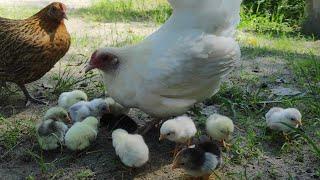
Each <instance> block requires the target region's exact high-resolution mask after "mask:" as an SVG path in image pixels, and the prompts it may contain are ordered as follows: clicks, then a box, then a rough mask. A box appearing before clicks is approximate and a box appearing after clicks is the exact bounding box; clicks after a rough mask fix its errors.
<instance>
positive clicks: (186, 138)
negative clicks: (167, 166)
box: [159, 116, 197, 156]
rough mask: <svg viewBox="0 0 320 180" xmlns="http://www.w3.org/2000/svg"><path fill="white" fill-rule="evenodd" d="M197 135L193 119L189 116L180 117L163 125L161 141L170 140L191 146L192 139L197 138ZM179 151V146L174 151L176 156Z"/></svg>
mask: <svg viewBox="0 0 320 180" xmlns="http://www.w3.org/2000/svg"><path fill="white" fill-rule="evenodd" d="M196 133H197V128H196V126H195V124H194V122H193V121H192V119H191V118H190V117H188V116H179V117H177V118H175V119H170V120H168V121H166V122H164V123H163V124H162V126H161V128H160V137H159V141H160V140H163V139H168V140H170V141H174V142H176V143H179V144H187V145H190V141H191V138H192V137H193V136H195V134H196ZM178 150H179V145H178V144H177V145H176V147H175V149H174V151H173V154H174V156H175V155H176V153H177V151H178Z"/></svg>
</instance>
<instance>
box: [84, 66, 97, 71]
mask: <svg viewBox="0 0 320 180" xmlns="http://www.w3.org/2000/svg"><path fill="white" fill-rule="evenodd" d="M93 69H95V67H94V66H93V65H91V64H87V66H86V67H85V69H84V72H85V73H87V72H89V71H91V70H93Z"/></svg>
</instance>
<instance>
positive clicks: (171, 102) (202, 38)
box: [86, 0, 241, 118]
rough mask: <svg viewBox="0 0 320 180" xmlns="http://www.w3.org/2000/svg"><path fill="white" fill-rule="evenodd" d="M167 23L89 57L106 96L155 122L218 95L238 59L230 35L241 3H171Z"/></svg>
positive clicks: (230, 0)
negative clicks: (139, 38)
mask: <svg viewBox="0 0 320 180" xmlns="http://www.w3.org/2000/svg"><path fill="white" fill-rule="evenodd" d="M169 2H170V4H171V5H172V7H173V9H174V10H173V14H172V16H171V17H170V19H169V20H168V21H167V22H166V23H165V24H164V25H163V26H162V27H161V28H160V29H159V30H158V31H156V32H155V33H153V34H152V35H150V36H149V37H147V38H146V39H145V40H144V41H142V42H140V43H138V44H136V45H133V46H128V47H122V48H102V49H99V50H97V51H96V52H94V53H93V55H92V57H91V60H90V63H89V64H88V66H87V68H86V72H88V71H89V70H92V69H95V68H98V69H100V70H102V71H103V73H104V82H105V84H106V85H107V90H108V93H109V95H110V96H111V97H112V98H114V99H115V101H117V102H119V103H120V104H122V105H124V106H126V107H130V108H131V107H133V108H139V109H141V110H142V111H144V112H146V113H148V114H149V115H151V116H153V117H156V118H167V117H170V116H177V115H181V114H184V113H185V112H186V111H187V110H188V109H189V108H190V107H191V106H192V105H193V104H194V103H196V102H200V101H203V100H204V99H206V98H208V97H210V96H212V95H213V94H215V93H216V92H217V91H218V90H219V86H220V83H221V80H222V79H223V78H224V77H225V76H226V75H227V74H229V72H230V71H231V70H232V69H233V68H234V66H235V64H236V62H237V61H238V60H239V59H240V49H239V45H238V43H237V42H236V41H235V40H234V38H233V35H234V31H235V28H236V26H237V24H238V22H239V11H240V4H241V0H228V1H224V0H169Z"/></svg>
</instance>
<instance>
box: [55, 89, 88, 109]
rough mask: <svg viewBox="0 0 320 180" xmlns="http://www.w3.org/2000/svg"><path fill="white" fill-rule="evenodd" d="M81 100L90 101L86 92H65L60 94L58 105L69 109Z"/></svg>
mask: <svg viewBox="0 0 320 180" xmlns="http://www.w3.org/2000/svg"><path fill="white" fill-rule="evenodd" d="M80 101H88V96H87V94H86V93H85V92H83V91H81V90H74V91H71V92H64V93H62V94H60V96H59V100H58V106H60V107H63V108H64V109H66V110H68V109H69V108H70V107H71V106H72V105H74V104H76V103H77V102H80Z"/></svg>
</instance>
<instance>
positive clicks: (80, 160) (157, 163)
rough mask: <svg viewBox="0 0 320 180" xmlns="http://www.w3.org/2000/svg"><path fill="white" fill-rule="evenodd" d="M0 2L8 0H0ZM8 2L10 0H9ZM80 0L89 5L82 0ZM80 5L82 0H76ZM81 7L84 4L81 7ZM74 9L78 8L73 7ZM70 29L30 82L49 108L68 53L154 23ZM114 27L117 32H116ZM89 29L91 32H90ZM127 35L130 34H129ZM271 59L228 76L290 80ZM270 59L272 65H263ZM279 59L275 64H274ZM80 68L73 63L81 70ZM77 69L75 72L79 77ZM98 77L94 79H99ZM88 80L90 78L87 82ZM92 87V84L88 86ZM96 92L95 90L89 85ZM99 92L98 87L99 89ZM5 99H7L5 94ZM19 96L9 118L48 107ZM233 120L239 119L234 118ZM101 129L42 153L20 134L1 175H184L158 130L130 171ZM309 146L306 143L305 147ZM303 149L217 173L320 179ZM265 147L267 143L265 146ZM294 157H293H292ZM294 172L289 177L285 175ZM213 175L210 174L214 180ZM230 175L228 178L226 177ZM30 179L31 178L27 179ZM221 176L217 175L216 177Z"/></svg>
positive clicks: (154, 179)
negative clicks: (53, 60)
mask: <svg viewBox="0 0 320 180" xmlns="http://www.w3.org/2000/svg"><path fill="white" fill-rule="evenodd" d="M1 3H9V1H3V0H0V4H1ZM10 3H11V2H10ZM83 3H84V4H86V3H88V2H87V1H83ZM80 4H81V3H80ZM84 6H85V5H84ZM75 8H76V7H75ZM66 24H67V26H68V29H69V31H70V33H71V34H72V37H73V42H74V46H72V47H71V49H70V51H69V52H68V54H67V55H66V56H65V57H64V58H63V60H61V62H60V63H58V64H57V65H56V66H55V68H54V69H52V70H51V71H50V72H49V73H47V74H46V75H45V77H44V78H42V79H41V80H39V81H37V82H35V83H32V84H30V85H28V87H30V89H33V94H37V93H38V91H37V90H36V89H40V91H41V94H45V95H46V100H48V101H50V105H49V106H54V105H55V104H56V103H57V100H56V96H54V97H55V98H48V97H49V96H51V95H50V90H48V89H45V88H43V87H42V86H43V84H46V85H50V86H52V85H51V84H50V83H52V82H51V81H50V79H51V77H52V76H53V74H55V73H57V72H59V70H60V69H61V67H65V65H66V64H70V63H73V61H74V62H77V61H78V60H79V59H77V58H76V60H73V61H70V57H74V56H76V55H77V54H80V53H81V54H83V55H85V57H81V58H80V60H81V61H85V60H86V57H89V56H90V54H91V52H92V51H93V49H95V48H97V47H99V46H101V44H107V45H110V44H113V43H114V42H121V41H125V40H126V39H127V38H128V36H129V35H130V34H134V35H135V36H145V35H148V34H150V33H151V32H153V31H154V30H155V29H157V28H158V27H157V26H156V25H153V24H144V23H138V22H137V23H117V24H115V23H97V22H88V21H87V20H84V19H82V18H79V17H77V18H74V17H72V18H70V20H69V21H67V22H66ZM115 31H116V32H115ZM88 32H90V33H88ZM127 34H129V35H127ZM83 37H85V41H91V40H93V41H95V43H92V44H91V45H86V46H83V44H82V43H83V42H82V41H83V39H84V38H83ZM268 58H270V57H263V56H262V57H258V58H256V59H255V60H254V61H253V62H252V61H250V62H249V61H246V60H245V59H243V60H242V64H241V66H240V67H239V68H238V69H237V70H236V71H235V72H233V74H232V76H231V77H236V76H237V75H238V74H240V73H243V72H248V73H250V72H252V71H254V70H256V69H259V73H261V77H262V76H268V75H270V74H275V73H279V74H283V75H284V77H288V78H290V74H288V73H289V72H288V70H286V68H285V67H286V65H285V62H284V60H281V59H279V58H277V59H276V60H274V59H272V58H271V60H270V59H268ZM267 62H272V63H267ZM274 62H277V63H274ZM81 68H83V66H80V67H77V71H80V70H81ZM82 75H83V74H81V73H77V74H76V75H75V76H79V77H80V76H82ZM99 80H100V79H99V77H98V78H97V79H96V81H99ZM87 83H89V82H87ZM92 88H94V87H92ZM93 91H95V89H93ZM99 91H101V90H100V89H99ZM102 93H103V92H97V91H95V94H93V95H92V96H94V95H99V94H102ZM6 98H7V97H6ZM23 104H24V102H23V96H21V94H18V95H16V96H15V97H10V98H9V100H8V102H5V105H4V106H2V108H1V109H0V111H1V113H3V114H4V115H6V117H7V118H8V120H10V121H21V120H24V119H32V120H34V121H39V120H40V119H41V116H42V114H43V112H44V111H45V110H46V109H48V106H41V105H31V106H30V107H27V108H25V107H23ZM196 106H197V107H199V108H200V109H201V113H202V114H203V115H204V116H207V115H209V114H211V113H213V112H216V111H219V105H213V104H204V103H200V104H197V105H196ZM188 113H189V115H191V116H194V113H193V112H191V111H190V112H188ZM130 117H132V118H133V119H136V120H137V121H139V122H140V121H144V120H149V119H150V117H149V116H147V115H146V114H144V113H142V112H140V111H139V110H132V111H131V112H130ZM236 124H237V122H236ZM109 133H110V132H108V131H107V130H106V128H105V127H101V128H100V130H99V135H98V138H97V141H96V142H95V143H94V144H93V145H92V146H90V147H89V148H88V149H86V150H85V151H81V152H71V151H68V150H66V149H65V148H64V149H59V150H56V151H50V152H46V151H41V150H40V148H39V146H38V144H37V142H36V140H35V139H32V138H28V137H22V140H20V141H19V143H18V144H17V145H16V146H14V147H13V148H12V149H9V150H5V149H4V147H2V146H1V145H0V157H1V158H0V179H5V180H7V179H8V180H11V179H25V178H28V177H29V178H31V177H33V178H35V179H116V180H118V179H151V180H158V179H159V180H160V179H185V178H186V176H185V175H184V173H183V171H182V170H175V171H172V170H171V165H170V164H171V163H172V160H173V157H171V155H170V154H169V151H170V150H172V149H173V148H174V144H173V143H170V142H168V141H164V142H159V141H158V138H159V132H158V130H157V129H154V130H152V131H150V132H149V133H148V134H147V135H146V136H144V138H145V140H146V143H147V144H148V146H149V149H150V160H149V162H148V163H147V164H146V165H145V166H144V167H142V168H139V169H128V168H126V167H124V166H123V165H122V164H121V163H120V161H119V160H118V158H117V156H116V155H115V152H114V149H113V147H112V143H111V140H110V139H109V138H108V137H109V136H110V134H109ZM245 133H246V132H243V131H242V130H241V128H240V129H236V132H235V134H234V136H243V135H244V134H245ZM266 146H270V148H272V149H279V148H281V145H279V144H271V143H270V144H266ZM306 146H307V145H306ZM306 148H307V147H303V148H302V149H301V152H300V153H299V154H302V156H303V159H304V161H305V162H299V161H296V159H293V157H291V155H290V154H286V155H285V156H281V157H280V156H277V155H275V154H272V153H269V152H266V153H264V156H262V157H261V158H260V159H256V160H254V161H252V160H251V161H248V163H247V164H246V166H242V165H234V166H222V168H221V169H220V170H219V171H217V175H218V176H219V177H226V178H222V179H245V177H249V179H319V177H318V176H316V175H315V173H314V171H315V170H316V168H318V166H319V162H318V161H317V160H316V159H315V158H314V156H312V155H310V153H304V152H306ZM266 149H268V147H266ZM223 155H224V158H225V160H226V161H228V160H229V159H230V158H232V156H234V155H233V154H231V153H230V152H226V151H225V152H224V153H223ZM294 158H296V157H294ZM239 172H245V173H247V174H246V175H243V176H236V177H237V178H234V177H233V178H231V176H230V175H232V174H237V173H239ZM257 172H260V173H262V174H261V176H260V178H256V175H257ZM289 172H290V174H292V175H293V177H291V176H289V175H288V173H289ZM214 176H215V175H212V179H214ZM229 177H230V178H229ZM31 179H32V178H31ZM216 179H219V178H216Z"/></svg>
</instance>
